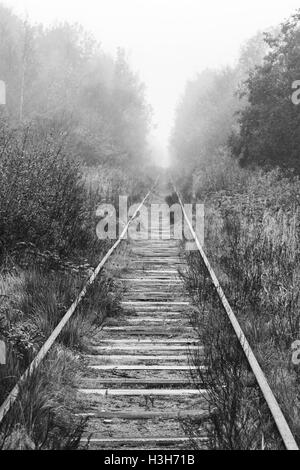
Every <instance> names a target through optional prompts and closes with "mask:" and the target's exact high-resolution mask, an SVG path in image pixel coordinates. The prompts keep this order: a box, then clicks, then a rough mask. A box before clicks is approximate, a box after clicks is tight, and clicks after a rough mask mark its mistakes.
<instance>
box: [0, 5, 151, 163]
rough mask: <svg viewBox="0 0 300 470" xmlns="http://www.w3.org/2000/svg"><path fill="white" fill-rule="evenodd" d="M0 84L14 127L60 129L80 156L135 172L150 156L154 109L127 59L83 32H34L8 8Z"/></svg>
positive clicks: (0, 10)
mask: <svg viewBox="0 0 300 470" xmlns="http://www.w3.org/2000/svg"><path fill="white" fill-rule="evenodd" d="M0 71H1V77H0V79H2V80H4V81H5V82H6V86H7V112H8V114H9V116H10V118H11V119H13V120H14V121H15V122H16V121H18V120H19V121H23V122H24V121H25V122H29V121H32V120H37V119H38V120H39V122H41V121H45V125H47V123H49V122H55V123H56V125H57V126H59V128H60V132H63V131H64V132H66V133H68V135H69V136H70V137H71V139H70V140H72V154H73V156H74V157H77V158H79V159H80V160H82V161H83V162H85V163H87V164H89V165H94V164H97V163H99V162H103V161H105V160H108V161H109V162H110V163H114V164H115V163H116V162H117V163H118V164H123V165H125V164H126V165H128V162H132V161H133V160H135V159H140V158H141V155H143V154H144V151H145V144H146V135H147V131H148V128H149V124H150V115H151V112H150V108H149V106H148V105H147V104H146V102H145V99H144V86H143V84H142V83H141V82H140V81H139V79H138V77H137V76H136V75H135V73H134V72H133V71H132V70H131V69H130V66H129V64H128V62H127V60H126V55H125V52H124V51H123V50H122V49H119V50H118V53H117V57H116V58H113V57H111V56H110V55H108V54H106V53H104V52H103V50H102V49H101V45H100V44H99V43H98V42H97V41H96V40H95V39H94V38H93V37H92V36H91V35H90V34H89V33H87V32H86V31H84V30H83V28H82V27H81V26H79V25H70V24H68V23H63V24H58V25H56V26H51V27H48V28H45V27H43V26H42V25H36V26H33V25H30V24H29V23H28V22H27V21H23V20H22V19H20V18H19V17H17V16H16V15H14V14H13V13H12V12H11V11H10V10H9V9H7V8H5V7H4V6H1V5H0Z"/></svg>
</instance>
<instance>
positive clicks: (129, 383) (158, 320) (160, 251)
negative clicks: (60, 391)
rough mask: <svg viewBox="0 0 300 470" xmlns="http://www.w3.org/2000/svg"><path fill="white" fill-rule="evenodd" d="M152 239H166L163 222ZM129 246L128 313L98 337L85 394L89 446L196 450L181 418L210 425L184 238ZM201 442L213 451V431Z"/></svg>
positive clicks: (157, 198) (158, 199)
mask: <svg viewBox="0 0 300 470" xmlns="http://www.w3.org/2000/svg"><path fill="white" fill-rule="evenodd" d="M166 195H167V193H166V194H164V193H163V192H161V191H160V193H157V192H156V193H153V194H152V195H151V196H150V197H149V199H148V202H149V203H156V204H159V203H165V196H166ZM151 235H152V237H153V238H159V236H160V235H164V236H166V234H163V232H162V229H161V227H159V226H158V225H157V226H155V227H152V233H151ZM160 238H162V237H161V236H160ZM129 243H130V266H129V268H128V269H127V271H126V274H125V275H123V276H122V279H121V281H122V282H123V283H124V285H125V288H126V294H125V295H124V298H123V301H122V307H123V310H124V315H123V316H121V318H120V319H118V325H117V326H111V325H110V323H109V321H108V322H107V324H105V326H104V328H103V330H102V332H101V334H100V335H98V336H97V338H96V339H95V340H94V343H93V348H92V351H91V354H90V355H89V356H87V357H86V362H87V364H88V369H89V372H88V373H87V376H86V377H85V378H83V380H82V382H81V384H80V388H79V390H78V392H79V396H80V398H81V403H82V406H83V408H84V411H83V413H82V415H83V416H89V417H90V419H89V425H88V429H87V432H86V436H85V439H84V441H89V445H90V447H91V448H94V449H95V448H96V449H103V448H109V449H132V448H134V449H137V448H138V449H156V448H168V449H189V448H190V443H189V439H188V438H187V437H186V436H185V435H184V433H183V430H182V428H181V426H180V423H179V420H178V418H179V417H189V418H191V419H197V420H200V421H201V420H205V419H206V418H207V416H208V410H207V403H206V401H205V397H204V394H205V389H204V385H203V394H201V393H199V391H198V389H195V385H194V384H192V383H191V379H190V367H189V364H188V351H189V350H193V349H198V344H197V339H196V335H195V332H194V330H193V329H192V327H191V325H190V323H189V317H188V313H189V301H188V298H187V295H186V293H185V291H184V288H183V285H182V281H181V279H180V277H179V275H178V269H179V268H180V269H183V268H184V260H183V259H182V257H181V254H180V247H179V240H174V239H172V238H169V239H158V240H154V239H150V236H149V237H148V239H147V240H140V241H130V242H129ZM91 371H92V374H91ZM91 375H93V377H91ZM201 440H202V441H203V447H205V434H203V437H202V438H201Z"/></svg>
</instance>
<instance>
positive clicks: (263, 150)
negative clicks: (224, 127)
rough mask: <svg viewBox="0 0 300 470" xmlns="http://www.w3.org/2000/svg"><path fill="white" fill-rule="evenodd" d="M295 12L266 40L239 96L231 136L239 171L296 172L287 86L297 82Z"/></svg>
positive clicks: (299, 141) (299, 16)
mask: <svg viewBox="0 0 300 470" xmlns="http://www.w3.org/2000/svg"><path fill="white" fill-rule="evenodd" d="M299 22H300V12H297V13H296V14H294V15H293V16H292V17H291V18H290V19H289V20H287V21H286V22H284V23H283V24H282V25H281V27H280V31H279V33H278V34H277V35H271V34H266V37H265V41H266V43H267V45H268V47H269V53H268V54H267V55H266V56H265V58H264V62H263V64H262V65H260V66H258V67H256V68H255V69H254V70H252V71H251V72H250V75H249V78H248V79H247V80H246V82H245V87H244V89H243V92H242V94H241V97H242V98H243V97H244V96H245V95H246V97H247V101H248V103H249V104H248V106H247V107H245V108H244V109H242V110H241V112H240V116H239V126H240V128H239V130H238V131H237V132H236V133H235V134H233V135H232V137H231V139H230V145H231V148H232V151H233V154H234V155H235V156H236V157H237V158H239V160H240V162H241V164H243V165H255V164H259V165H262V166H267V167H274V166H280V167H282V168H290V167H292V168H294V169H296V170H297V171H299V168H300V166H299V148H300V136H299V119H300V114H299V108H298V107H297V106H295V105H294V104H293V103H292V101H291V94H292V83H293V82H294V81H295V80H297V79H299V76H300V68H299V67H300V66H299V64H300V47H299V45H300V30H299V24H300V23H299Z"/></svg>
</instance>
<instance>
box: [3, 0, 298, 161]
mask: <svg viewBox="0 0 300 470" xmlns="http://www.w3.org/2000/svg"><path fill="white" fill-rule="evenodd" d="M3 3H4V4H5V5H8V6H10V7H12V8H13V10H14V11H15V12H16V13H18V14H21V15H23V17H27V18H28V19H29V20H30V21H31V22H42V23H44V24H46V25H48V24H51V23H53V22H61V21H64V20H67V21H69V22H79V23H81V24H82V25H83V26H84V28H86V29H88V30H89V31H91V32H92V33H93V34H94V36H95V37H96V38H97V39H98V40H99V41H100V42H101V44H102V47H103V49H104V50H105V51H107V52H109V53H112V54H115V53H116V49H117V47H118V46H121V47H124V48H125V49H126V51H127V55H128V58H129V61H130V64H131V66H132V67H133V69H134V70H136V71H137V72H138V73H139V75H140V77H141V79H142V81H144V82H145V84H146V93H147V98H148V101H149V102H150V104H151V106H152V108H153V123H154V124H153V125H154V129H153V131H152V133H153V136H152V140H154V141H155V148H156V151H155V152H154V153H155V154H158V155H159V157H158V160H159V162H160V163H162V164H163V165H166V163H167V159H168V152H167V143H168V139H169V135H170V130H171V128H172V125H173V119H174V111H175V109H176V105H177V103H178V99H179V97H180V95H181V94H182V92H183V90H184V88H185V84H186V81H187V80H189V79H190V78H193V77H195V75H196V74H197V73H200V72H201V71H203V70H204V69H206V68H208V67H210V68H211V67H213V68H218V67H221V66H224V65H226V64H234V63H235V61H236V60H237V57H238V55H239V52H240V48H241V45H242V44H243V43H244V42H245V41H246V40H247V39H248V38H250V37H251V36H253V35H254V34H255V33H256V32H257V30H266V29H268V28H269V27H270V26H272V25H276V24H278V23H280V22H281V21H283V20H284V18H285V17H287V16H289V15H290V14H291V13H292V12H293V11H294V10H295V9H296V8H297V7H298V6H299V2H297V1H296V0H285V1H276V2H274V1H272V0H251V1H250V0H247V1H243V2H241V1H240V0H227V1H226V2H224V1H223V0H211V1H203V0H151V1H150V0H85V1H83V0H75V1H74V0H43V1H40V0H5V1H4V2H3ZM159 147H161V148H163V150H162V152H161V154H160V153H159V152H157V149H158V148H159Z"/></svg>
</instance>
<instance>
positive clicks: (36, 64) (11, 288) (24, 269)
mask: <svg viewBox="0 0 300 470" xmlns="http://www.w3.org/2000/svg"><path fill="white" fill-rule="evenodd" d="M0 80H3V81H4V82H5V84H6V91H7V96H6V106H0V340H4V341H5V345H6V364H5V365H1V368H0V404H1V403H2V402H3V401H4V399H5V398H6V397H7V395H8V393H9V392H10V391H11V389H12V388H13V386H14V385H15V383H16V381H17V380H18V378H19V377H20V375H21V374H22V373H23V372H24V370H25V369H26V368H27V367H28V365H29V363H30V361H31V360H32V359H33V357H34V356H35V355H36V354H37V352H38V350H39V348H40V347H41V346H42V344H43V343H44V342H45V340H46V339H47V338H48V337H49V335H50V334H51V332H52V331H53V329H54V328H55V326H56V325H57V323H58V322H59V321H60V319H61V318H62V317H63V315H64V314H65V312H66V311H67V309H68V308H69V307H70V305H71V304H72V302H73V301H74V299H75V298H76V295H78V293H79V292H80V290H81V289H82V287H83V285H84V283H85V282H86V280H87V279H88V277H89V276H90V275H91V272H92V270H93V268H94V267H95V266H96V265H97V264H98V263H99V261H100V260H101V259H102V258H103V256H104V253H106V252H107V250H108V248H109V247H110V246H111V244H112V243H113V241H112V240H99V239H98V238H97V235H96V225H97V222H98V220H97V218H96V209H97V207H98V205H99V204H100V203H101V202H111V203H115V202H116V201H117V199H118V196H119V195H127V196H128V197H129V204H130V203H132V202H136V201H137V200H140V197H141V194H143V195H144V187H145V186H147V187H148V186H149V184H150V183H149V180H148V179H147V178H148V176H147V177H146V176H144V175H145V173H144V172H143V165H144V164H145V162H146V161H147V158H146V155H147V149H146V137H147V133H148V130H149V126H150V120H151V110H150V108H149V106H148V104H147V103H146V101H145V97H144V86H143V84H142V83H141V82H140V80H139V78H138V77H137V76H136V74H135V73H134V72H133V71H132V70H131V68H130V66H129V63H128V61H127V59H126V55H125V53H124V51H123V50H121V49H119V50H118V53H117V56H116V58H113V57H111V56H110V55H108V54H106V53H104V52H103V50H102V49H101V45H99V44H98V43H97V42H96V41H95V40H94V39H93V37H92V36H91V35H90V34H88V33H87V32H85V31H84V30H83V29H82V28H81V27H80V26H79V25H70V24H67V23H64V24H58V25H55V26H50V27H48V28H45V27H43V26H41V25H31V24H29V23H28V22H27V21H24V20H22V19H21V18H19V17H18V16H16V15H15V14H13V13H12V12H11V11H10V10H9V9H7V8H5V7H4V6H2V5H0ZM147 173H148V175H149V169H148V172H147ZM119 299H120V292H119V289H118V288H117V287H116V286H115V284H114V279H113V278H112V276H111V275H110V274H109V273H101V275H100V276H99V278H98V279H97V280H96V282H95V283H94V285H93V287H91V288H90V289H89V290H88V292H87V295H86V297H85V299H84V302H83V303H82V304H81V306H80V308H78V309H77V310H76V312H75V314H74V315H73V317H72V318H71V319H70V320H69V322H68V324H67V325H66V326H65V327H64V330H63V332H62V333H61V334H60V336H59V338H58V340H57V341H56V343H55V345H54V346H53V348H52V349H51V351H50V353H49V355H48V356H47V358H46V359H45V361H44V363H43V364H42V365H41V367H39V369H38V370H37V371H36V372H35V373H34V374H33V376H32V377H31V378H30V379H29V380H28V381H27V382H25V383H24V384H23V385H22V388H21V393H20V395H19V397H18V399H17V401H16V403H15V405H14V406H13V407H12V410H11V411H10V412H9V413H8V415H7V416H6V418H5V419H4V420H3V421H2V422H1V423H0V449H73V448H77V447H78V446H79V443H80V437H81V435H82V432H83V430H84V427H85V421H84V420H82V419H81V418H76V417H75V407H76V389H75V387H76V384H77V379H78V376H79V374H80V370H81V368H82V364H81V359H80V354H79V353H80V352H81V351H82V350H87V347H88V346H87V344H88V342H89V339H90V338H91V335H92V334H93V333H94V332H95V329H96V328H97V327H99V326H100V325H101V324H102V322H103V320H104V318H105V317H106V316H107V315H114V314H116V313H117V312H119V310H120V304H119Z"/></svg>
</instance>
